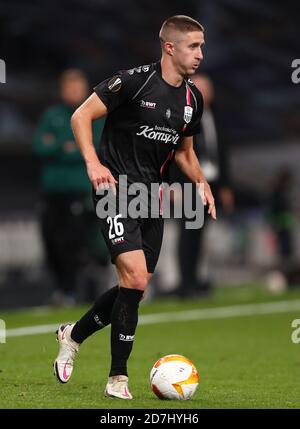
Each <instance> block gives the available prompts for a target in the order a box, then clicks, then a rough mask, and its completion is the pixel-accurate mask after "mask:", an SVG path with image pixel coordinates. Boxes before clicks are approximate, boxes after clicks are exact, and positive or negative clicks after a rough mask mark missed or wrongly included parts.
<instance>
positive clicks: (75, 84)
mask: <svg viewBox="0 0 300 429" xmlns="http://www.w3.org/2000/svg"><path fill="white" fill-rule="evenodd" d="M60 92H61V97H62V99H63V100H64V102H65V103H66V104H68V105H69V106H71V107H78V106H79V105H80V104H81V103H82V102H83V101H84V100H85V99H86V98H87V96H88V83H87V81H86V80H85V79H83V78H74V79H70V80H66V81H65V82H63V84H62V85H61V91H60Z"/></svg>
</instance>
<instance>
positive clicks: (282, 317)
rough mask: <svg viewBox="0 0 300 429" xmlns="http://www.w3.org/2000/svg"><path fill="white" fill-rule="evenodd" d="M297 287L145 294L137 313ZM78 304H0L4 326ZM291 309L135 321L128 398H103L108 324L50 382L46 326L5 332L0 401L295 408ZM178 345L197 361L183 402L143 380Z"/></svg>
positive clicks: (51, 339) (1, 404)
mask: <svg viewBox="0 0 300 429" xmlns="http://www.w3.org/2000/svg"><path fill="white" fill-rule="evenodd" d="M299 299H300V290H290V291H287V292H285V293H284V294H283V295H280V296H273V295H270V294H268V293H267V292H266V291H264V290H263V289H262V288H260V287H259V286H255V285H254V286H250V285H249V286H247V287H246V286H245V287H240V288H223V289H219V290H217V291H216V292H215V294H214V296H213V297H212V298H210V299H206V300H194V301H182V302H179V301H172V300H161V301H153V302H149V303H147V302H146V303H144V304H143V305H141V307H140V314H141V315H145V314H154V313H162V312H163V313H165V312H170V313H173V312H176V313H179V312H182V311H187V310H192V309H208V308H209V309H210V308H216V309H217V308H219V307H227V306H237V305H238V306H244V305H247V304H250V303H251V304H252V303H263V302H276V301H283V300H284V301H286V300H290V301H294V302H296V300H299ZM85 308H86V307H80V308H79V307H78V308H73V309H69V310H67V309H60V310H59V309H48V310H44V311H43V310H41V311H33V310H32V309H31V310H26V311H17V312H5V313H4V312H0V318H1V319H3V320H4V321H5V322H6V327H7V329H12V328H16V327H21V326H34V325H47V324H52V323H60V322H65V321H74V320H76V319H77V318H79V317H80V315H81V314H82V313H83V311H84V310H85ZM297 318H300V309H299V310H297V309H295V310H290V311H288V312H279V311H278V312H274V313H273V312H271V313H270V314H252V315H240V316H237V315H235V316H234V317H217V318H213V317H212V318H206V319H198V320H197V319H195V320H182V321H178V320H177V321H165V322H160V323H152V324H144V325H141V326H139V327H138V329H137V333H136V340H135V343H134V348H133V352H132V355H131V358H130V361H129V377H130V378H129V381H130V383H129V387H130V391H131V393H132V394H133V396H134V399H133V400H132V401H124V400H123V401H122V400H118V399H108V398H104V397H103V389H104V386H105V382H106V378H107V374H108V371H109V365H110V349H109V339H110V329H109V328H105V329H104V330H102V331H100V332H98V333H96V334H95V335H94V336H92V337H91V338H89V339H88V340H87V341H86V342H85V343H84V344H83V345H82V347H81V350H80V353H79V354H78V356H77V358H76V362H75V370H74V373H73V376H72V379H71V380H70V382H69V383H68V384H66V385H61V384H59V383H58V382H57V381H56V379H55V377H54V376H53V371H52V362H53V359H54V358H55V356H56V354H57V349H58V345H57V342H56V341H55V334H54V332H53V333H45V334H38V335H27V336H18V337H7V340H6V343H3V344H0V386H1V388H0V408H1V409H3V408H10V409H17V408H32V409H35V408H87V409H89V408H100V409H113V408H124V409H126V408H128V409H132V408H146V409H164V408H174V409H181V408H183V409H202V408H299V406H300V384H299V379H300V344H295V343H293V342H292V340H291V334H292V331H293V328H292V327H291V323H292V321H293V320H294V319H297ZM170 353H176V354H183V355H185V356H186V357H188V358H189V359H191V360H192V361H193V362H194V364H195V365H196V367H197V369H198V371H199V375H200V382H199V387H198V390H197V392H196V393H195V395H194V397H193V398H192V399H191V400H189V401H161V400H159V399H158V398H156V396H154V394H153V393H152V391H151V389H150V387H149V373H150V369H151V367H152V365H153V364H154V362H155V361H156V360H157V359H158V358H159V357H161V356H163V355H166V354H170Z"/></svg>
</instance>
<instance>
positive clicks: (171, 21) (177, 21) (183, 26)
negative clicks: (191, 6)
mask: <svg viewBox="0 0 300 429" xmlns="http://www.w3.org/2000/svg"><path fill="white" fill-rule="evenodd" d="M172 30H175V31H179V32H181V33H188V32H190V31H202V33H204V27H203V26H202V25H201V24H200V22H198V21H196V20H195V19H193V18H190V17H189V16H185V15H174V16H171V18H168V19H166V20H165V22H164V23H163V25H162V26H161V29H160V32H159V38H160V41H161V42H167V41H168V40H166V36H167V35H168V34H169V33H170V32H171V31H172Z"/></svg>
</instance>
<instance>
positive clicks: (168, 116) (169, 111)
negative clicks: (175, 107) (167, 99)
mask: <svg viewBox="0 0 300 429" xmlns="http://www.w3.org/2000/svg"><path fill="white" fill-rule="evenodd" d="M166 117H167V118H168V119H170V118H171V109H167V110H166Z"/></svg>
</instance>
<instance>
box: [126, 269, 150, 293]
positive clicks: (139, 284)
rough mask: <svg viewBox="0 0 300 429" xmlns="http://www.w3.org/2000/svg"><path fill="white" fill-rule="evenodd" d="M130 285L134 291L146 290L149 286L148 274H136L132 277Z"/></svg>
mask: <svg viewBox="0 0 300 429" xmlns="http://www.w3.org/2000/svg"><path fill="white" fill-rule="evenodd" d="M129 284H130V287H131V288H132V289H138V290H143V291H144V290H146V289H147V286H148V276H147V273H140V272H135V273H132V274H131V275H130V279H129Z"/></svg>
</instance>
